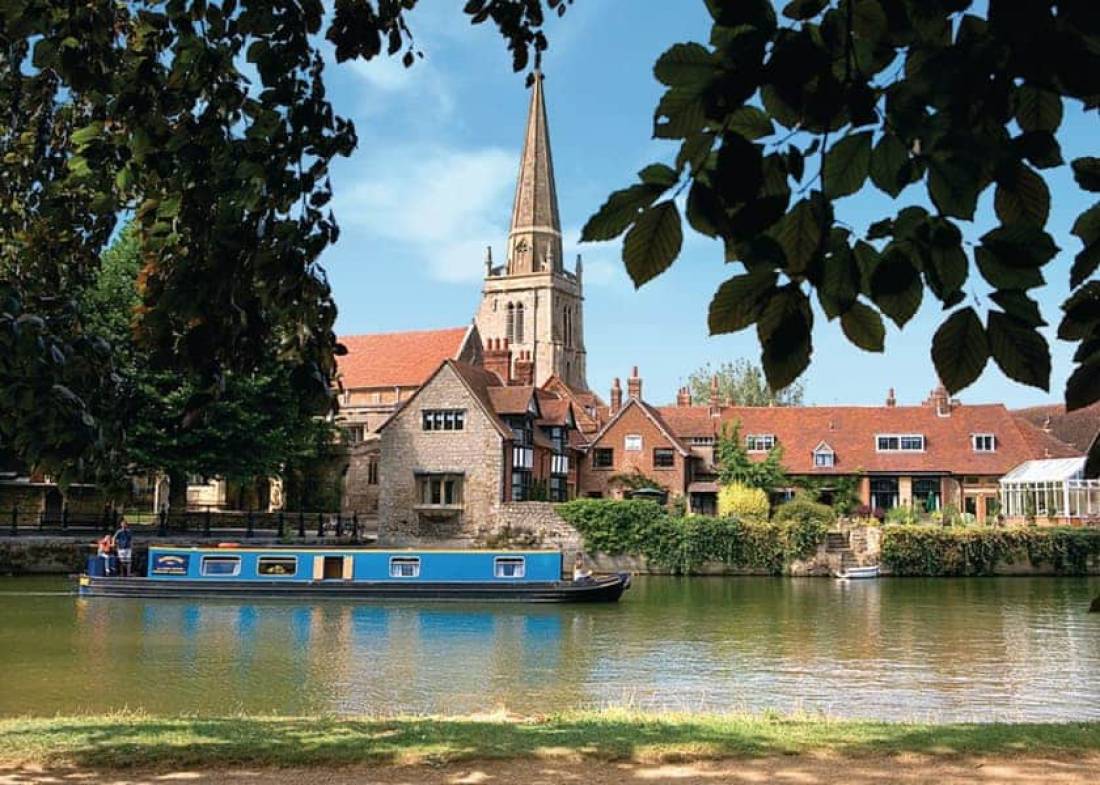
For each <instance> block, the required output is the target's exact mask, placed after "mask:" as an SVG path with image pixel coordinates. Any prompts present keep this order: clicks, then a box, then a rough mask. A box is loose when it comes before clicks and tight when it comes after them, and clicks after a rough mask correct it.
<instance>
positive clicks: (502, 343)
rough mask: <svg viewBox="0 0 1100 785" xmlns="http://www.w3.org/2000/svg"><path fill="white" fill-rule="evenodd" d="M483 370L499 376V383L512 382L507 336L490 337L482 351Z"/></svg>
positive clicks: (510, 352) (510, 357) (510, 356)
mask: <svg viewBox="0 0 1100 785" xmlns="http://www.w3.org/2000/svg"><path fill="white" fill-rule="evenodd" d="M484 357H485V359H484V365H485V370H487V371H490V372H492V373H495V374H496V375H497V376H499V377H500V383H501V384H511V382H512V350H511V349H510V348H509V347H508V339H507V338H490V339H489V343H488V344H487V345H486V347H485V352H484Z"/></svg>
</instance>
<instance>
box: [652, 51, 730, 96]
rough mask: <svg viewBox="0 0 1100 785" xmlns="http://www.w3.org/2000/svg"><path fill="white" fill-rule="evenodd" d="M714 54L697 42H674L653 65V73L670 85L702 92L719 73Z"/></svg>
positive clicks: (662, 81) (659, 79)
mask: <svg viewBox="0 0 1100 785" xmlns="http://www.w3.org/2000/svg"><path fill="white" fill-rule="evenodd" d="M717 67H718V63H717V61H716V60H715V58H714V56H713V55H712V54H711V53H710V52H709V51H708V50H707V49H706V47H704V46H701V45H700V44H696V43H687V44H674V45H673V46H672V47H670V48H669V49H668V50H667V51H666V52H665V53H664V54H662V55H661V56H660V57H659V58H658V59H657V62H656V64H655V65H654V66H653V75H654V76H656V77H657V79H658V81H660V82H661V83H662V84H664V85H666V86H668V87H683V88H687V89H691V90H694V91H695V92H697V93H698V92H702V91H703V90H704V89H705V88H706V86H707V85H708V84H709V83H710V81H711V80H712V79H713V78H714V76H715V74H716V73H717Z"/></svg>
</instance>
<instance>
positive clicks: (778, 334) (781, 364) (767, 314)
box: [756, 284, 813, 390]
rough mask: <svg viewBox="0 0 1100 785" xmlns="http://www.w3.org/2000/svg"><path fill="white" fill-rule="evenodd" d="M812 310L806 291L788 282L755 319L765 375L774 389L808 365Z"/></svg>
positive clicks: (788, 382)
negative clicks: (761, 348)
mask: <svg viewBox="0 0 1100 785" xmlns="http://www.w3.org/2000/svg"><path fill="white" fill-rule="evenodd" d="M812 330H813V311H812V309H811V308H810V301H809V300H808V299H807V297H806V295H805V293H803V292H802V290H801V289H799V288H798V286H797V285H795V284H788V285H787V286H785V287H783V288H782V289H780V290H778V291H777V292H776V293H775V294H773V295H772V297H771V298H770V299H769V300H768V302H767V304H766V305H765V306H764V309H763V311H762V312H761V313H760V318H759V319H757V322H756V332H757V336H758V337H759V339H760V343H761V344H762V346H763V352H762V354H761V361H762V365H763V366H764V375H765V376H766V377H767V379H768V385H769V386H770V387H771V388H772V389H773V390H781V389H783V388H784V387H787V386H788V385H790V384H791V383H792V382H794V381H795V380H796V379H797V378H798V377H799V376H800V375H801V374H802V372H803V371H804V370H806V367H807V366H808V365H809V364H810V355H811V354H812V352H813V343H812V338H811V333H812Z"/></svg>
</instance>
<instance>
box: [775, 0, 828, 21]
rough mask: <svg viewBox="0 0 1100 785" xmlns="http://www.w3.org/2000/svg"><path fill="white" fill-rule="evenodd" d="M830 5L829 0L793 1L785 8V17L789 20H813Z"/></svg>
mask: <svg viewBox="0 0 1100 785" xmlns="http://www.w3.org/2000/svg"><path fill="white" fill-rule="evenodd" d="M828 4H829V0H791V2H789V3H787V5H785V6H784V7H783V16H785V17H787V18H788V19H812V18H813V17H815V16H817V15H818V14H820V13H821V12H822V11H823V10H824V9H825V6H827V5H828Z"/></svg>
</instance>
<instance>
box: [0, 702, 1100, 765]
mask: <svg viewBox="0 0 1100 785" xmlns="http://www.w3.org/2000/svg"><path fill="white" fill-rule="evenodd" d="M1098 750H1100V723H1096V722H1077V723H1064V724H1011V725H1009V724H1004V725H1001V724H952V725H934V724H927V723H881V722H865V721H840V720H828V719H822V718H812V717H781V716H778V715H774V714H764V715H752V716H749V715H688V714H648V713H637V712H628V711H603V712H573V713H568V714H560V715H553V716H549V717H540V718H532V719H516V718H509V717H504V716H499V717H498V716H489V717H465V718H437V717H411V718H395V719H369V718H350V719H333V718H323V717H320V718H318V717H313V718H283V717H243V716H242V717H215V718H186V717H181V718H167V717H152V716H145V715H133V714H119V715H107V716H78V717H54V718H43V719H6V720H0V765H3V766H26V765H39V766H63V765H66V766H67V765H74V766H95V767H106V768H124V767H135V768H142V767H152V766H166V765H175V766H202V767H205V768H213V767H218V766H225V765H242V764H247V765H260V766H310V765H347V764H354V763H447V762H454V761H461V760H475V759H517V758H529V757H543V756H552V755H559V756H560V755H573V756H582V757H586V758H596V759H602V760H670V759H674V760H685V759H716V758H729V757H748V756H763V755H793V754H805V753H813V752H817V751H829V752H830V753H833V754H838V755H841V754H842V755H853V756H859V755H882V754H897V753H922V754H930V755H937V756H942V755H975V754H1012V755H1014V754H1023V753H1046V754H1067V753H1086V752H1096V751H1098Z"/></svg>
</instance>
